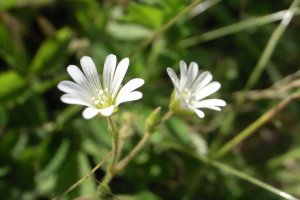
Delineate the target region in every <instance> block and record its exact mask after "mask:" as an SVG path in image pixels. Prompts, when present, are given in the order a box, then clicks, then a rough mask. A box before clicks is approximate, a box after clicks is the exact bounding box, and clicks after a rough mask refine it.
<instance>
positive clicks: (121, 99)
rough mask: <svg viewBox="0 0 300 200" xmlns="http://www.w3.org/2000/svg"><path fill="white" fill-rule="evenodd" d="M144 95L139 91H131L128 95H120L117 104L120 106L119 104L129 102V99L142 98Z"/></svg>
mask: <svg viewBox="0 0 300 200" xmlns="http://www.w3.org/2000/svg"><path fill="white" fill-rule="evenodd" d="M142 97H143V94H142V93H141V92H138V91H134V92H130V93H128V94H126V95H121V96H119V95H118V97H117V102H116V105H117V106H118V105H119V104H121V103H124V102H128V101H135V100H138V99H141V98H142Z"/></svg>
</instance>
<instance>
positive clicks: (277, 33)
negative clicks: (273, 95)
mask: <svg viewBox="0 0 300 200" xmlns="http://www.w3.org/2000/svg"><path fill="white" fill-rule="evenodd" d="M299 3H300V0H294V1H293V3H292V4H291V6H290V8H289V9H288V10H287V11H286V12H285V15H284V16H283V18H282V20H281V23H280V24H279V25H278V27H277V28H276V29H275V30H274V32H273V33H272V35H271V37H270V39H269V41H268V43H267V45H266V47H265V49H264V51H263V53H262V54H261V56H260V58H259V60H258V62H257V64H256V66H255V67H254V70H253V71H252V73H251V74H250V77H249V79H248V81H247V83H246V86H245V88H244V93H243V95H242V96H241V98H240V99H239V100H238V102H237V105H238V106H239V105H241V104H243V103H244V101H245V98H246V92H247V91H248V90H249V89H251V88H252V87H253V86H254V84H255V83H256V81H257V80H258V78H259V77H260V75H261V73H262V71H263V70H264V68H265V67H266V65H267V64H268V62H269V60H270V58H271V56H272V54H273V52H274V50H275V47H276V45H277V43H278V41H279V39H280V38H281V36H282V35H283V33H284V32H285V30H286V29H287V27H288V25H289V23H290V21H291V20H292V18H293V16H294V14H295V12H296V10H297V7H298V6H299Z"/></svg>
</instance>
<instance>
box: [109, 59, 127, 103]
mask: <svg viewBox="0 0 300 200" xmlns="http://www.w3.org/2000/svg"><path fill="white" fill-rule="evenodd" d="M128 66H129V58H124V59H123V60H121V61H120V62H119V64H118V66H117V69H116V73H115V75H114V79H113V84H112V87H111V91H110V90H109V91H110V94H111V95H112V98H114V97H115V96H116V94H117V92H118V90H119V88H120V86H121V83H122V81H123V79H124V76H125V74H126V72H127V69H128Z"/></svg>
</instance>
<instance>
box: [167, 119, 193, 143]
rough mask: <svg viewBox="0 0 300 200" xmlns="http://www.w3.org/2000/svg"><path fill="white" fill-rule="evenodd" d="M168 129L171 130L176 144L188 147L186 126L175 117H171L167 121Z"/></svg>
mask: <svg viewBox="0 0 300 200" xmlns="http://www.w3.org/2000/svg"><path fill="white" fill-rule="evenodd" d="M168 125H169V126H168V127H169V128H170V129H171V133H172V135H173V136H174V137H175V138H176V140H177V141H178V142H180V143H181V144H183V145H188V144H189V141H190V138H189V135H188V134H189V133H188V127H187V125H186V124H185V123H184V122H182V121H181V120H180V119H179V118H177V117H174V116H173V117H172V118H170V119H169V120H168Z"/></svg>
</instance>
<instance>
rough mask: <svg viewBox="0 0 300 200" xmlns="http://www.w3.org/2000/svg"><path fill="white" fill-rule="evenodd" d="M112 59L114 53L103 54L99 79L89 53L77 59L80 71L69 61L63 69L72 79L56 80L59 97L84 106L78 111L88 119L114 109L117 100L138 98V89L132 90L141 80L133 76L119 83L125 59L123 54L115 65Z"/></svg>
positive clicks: (140, 96) (125, 100)
mask: <svg viewBox="0 0 300 200" xmlns="http://www.w3.org/2000/svg"><path fill="white" fill-rule="evenodd" d="M116 63H117V58H116V56H115V55H113V54H110V55H108V56H107V57H106V60H105V63H104V69H103V81H102V82H101V81H100V77H99V74H98V72H97V69H96V66H95V64H94V62H93V60H92V59H91V58H90V57H88V56H84V57H82V58H81V59H80V64H81V67H82V70H83V72H82V71H81V70H80V69H79V68H78V67H76V66H75V65H69V66H68V68H67V71H68V73H69V74H70V76H71V77H72V79H73V80H74V81H75V83H74V82H72V81H66V80H65V81H61V82H60V83H59V84H58V86H57V87H58V89H60V90H61V91H63V92H65V93H66V94H64V95H62V96H61V101H62V102H64V103H67V104H77V105H84V106H87V108H86V109H84V111H83V112H82V115H83V117H84V118H85V119H90V118H92V117H94V116H96V115H99V116H104V117H108V116H110V115H112V114H113V113H114V112H116V111H117V108H118V106H119V104H121V103H124V102H127V101H135V100H138V99H141V98H142V96H143V95H142V93H141V92H138V91H134V90H135V89H137V88H139V87H140V86H142V85H143V84H144V80H143V79H140V78H135V79H132V80H130V81H129V82H127V83H126V84H125V85H124V86H123V87H122V86H121V83H122V81H123V79H124V76H125V74H126V71H127V69H128V66H129V59H128V58H124V59H123V60H121V61H120V62H119V64H118V66H117V67H116Z"/></svg>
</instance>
